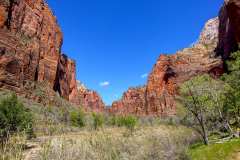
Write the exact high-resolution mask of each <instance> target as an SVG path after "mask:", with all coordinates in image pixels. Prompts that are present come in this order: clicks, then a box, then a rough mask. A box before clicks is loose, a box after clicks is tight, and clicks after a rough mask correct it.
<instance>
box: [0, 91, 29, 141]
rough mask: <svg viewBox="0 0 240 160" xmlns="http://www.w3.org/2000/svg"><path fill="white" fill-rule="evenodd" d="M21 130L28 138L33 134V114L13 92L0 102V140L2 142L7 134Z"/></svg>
mask: <svg viewBox="0 0 240 160" xmlns="http://www.w3.org/2000/svg"><path fill="white" fill-rule="evenodd" d="M22 131H25V132H26V134H27V135H28V137H29V138H31V137H32V136H33V116H32V114H31V113H30V112H29V111H28V110H27V109H26V108H25V107H24V105H23V104H22V103H21V102H19V101H18V98H17V96H16V95H15V94H13V95H12V96H10V97H7V98H5V99H3V100H2V101H1V102H0V140H1V142H3V141H4V140H7V139H8V136H9V135H11V134H14V133H17V132H22Z"/></svg>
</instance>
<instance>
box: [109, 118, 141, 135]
mask: <svg viewBox="0 0 240 160" xmlns="http://www.w3.org/2000/svg"><path fill="white" fill-rule="evenodd" d="M137 122H138V119H137V118H136V117H134V116H119V117H117V116H113V117H112V118H111V125H116V126H118V127H126V128H127V129H129V130H130V131H131V132H132V131H133V130H134V128H135V127H136V125H137Z"/></svg>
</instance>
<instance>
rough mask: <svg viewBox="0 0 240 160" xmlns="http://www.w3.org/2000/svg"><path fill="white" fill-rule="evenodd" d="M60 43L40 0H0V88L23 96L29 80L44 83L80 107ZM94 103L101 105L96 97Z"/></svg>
mask: <svg viewBox="0 0 240 160" xmlns="http://www.w3.org/2000/svg"><path fill="white" fill-rule="evenodd" d="M62 42H63V36H62V32H61V30H60V28H59V26H58V24H57V21H56V18H55V16H54V15H53V13H52V11H51V10H50V8H49V7H48V5H47V4H46V3H45V2H44V1H43V0H0V88H5V89H10V90H14V91H16V92H18V93H24V88H25V87H24V85H25V84H26V83H27V82H29V81H31V82H47V83H48V87H49V88H50V89H52V90H54V91H57V92H59V93H60V95H61V96H62V97H64V98H65V99H67V100H69V101H71V102H75V103H77V104H78V105H83V104H80V103H79V102H78V101H76V99H77V98H76V97H78V96H79V95H78V94H79V93H78V92H79V91H78V89H77V82H76V71H75V70H76V66H75V62H74V61H73V60H71V59H69V58H68V57H67V56H66V55H64V54H62V53H61V46H62ZM91 94H92V93H91ZM80 96H81V94H80ZM95 96H96V97H97V96H98V95H95ZM91 98H92V97H88V100H89V99H91ZM93 98H95V97H94V96H93ZM89 101H93V100H89ZM94 101H99V103H100V102H102V101H101V98H100V97H99V96H98V99H97V100H96V99H94ZM85 104H86V103H85ZM103 106H104V105H103ZM86 107H90V106H86ZM101 107H102V106H101Z"/></svg>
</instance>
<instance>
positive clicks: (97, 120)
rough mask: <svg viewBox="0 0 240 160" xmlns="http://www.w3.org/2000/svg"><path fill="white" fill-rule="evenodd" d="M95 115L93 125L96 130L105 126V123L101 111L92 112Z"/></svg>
mask: <svg viewBox="0 0 240 160" xmlns="http://www.w3.org/2000/svg"><path fill="white" fill-rule="evenodd" d="M92 117H93V127H94V129H95V130H97V129H99V128H100V127H102V126H103V123H104V117H103V116H102V115H101V114H99V113H92Z"/></svg>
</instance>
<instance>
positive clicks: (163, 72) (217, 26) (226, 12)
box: [110, 0, 240, 116]
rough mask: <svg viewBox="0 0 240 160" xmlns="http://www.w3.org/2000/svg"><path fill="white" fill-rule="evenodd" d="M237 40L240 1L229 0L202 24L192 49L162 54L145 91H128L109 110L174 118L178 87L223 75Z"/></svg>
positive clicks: (237, 42)
mask: <svg viewBox="0 0 240 160" xmlns="http://www.w3.org/2000/svg"><path fill="white" fill-rule="evenodd" d="M239 40H240V1H239V0H229V1H226V2H225V4H224V6H223V7H222V9H221V11H220V13H219V17H218V18H214V19H211V20H209V21H208V22H207V23H206V24H205V27H204V29H203V31H202V33H201V35H200V37H199V40H198V42H197V43H196V44H195V45H194V46H192V47H190V48H186V49H184V50H182V51H179V52H177V53H176V54H174V55H164V54H162V55H161V56H160V57H159V59H158V60H157V63H156V64H155V66H154V67H153V70H152V72H151V73H150V75H149V77H148V81H147V85H146V88H144V89H140V90H139V89H134V90H133V89H130V90H129V91H127V92H126V93H124V95H123V97H122V99H121V100H119V101H117V102H114V103H113V105H112V108H111V109H110V111H111V112H112V113H117V114H137V115H139V114H140V115H155V116H165V115H167V116H169V115H174V114H175V113H176V104H175V96H176V95H177V89H178V87H179V85H181V84H182V83H183V82H185V81H187V80H189V79H191V78H192V77H194V76H197V75H201V74H204V73H209V74H211V75H212V76H216V77H218V76H220V75H221V74H223V73H224V71H225V68H224V61H225V60H226V59H227V58H228V57H229V55H230V53H231V52H232V51H234V50H236V49H237V48H238V44H239V42H240V41H239ZM136 100H138V102H137V103H136V102H135V101H136ZM135 104H137V106H136V105H135ZM138 105H139V106H138ZM139 109H140V110H141V111H139Z"/></svg>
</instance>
